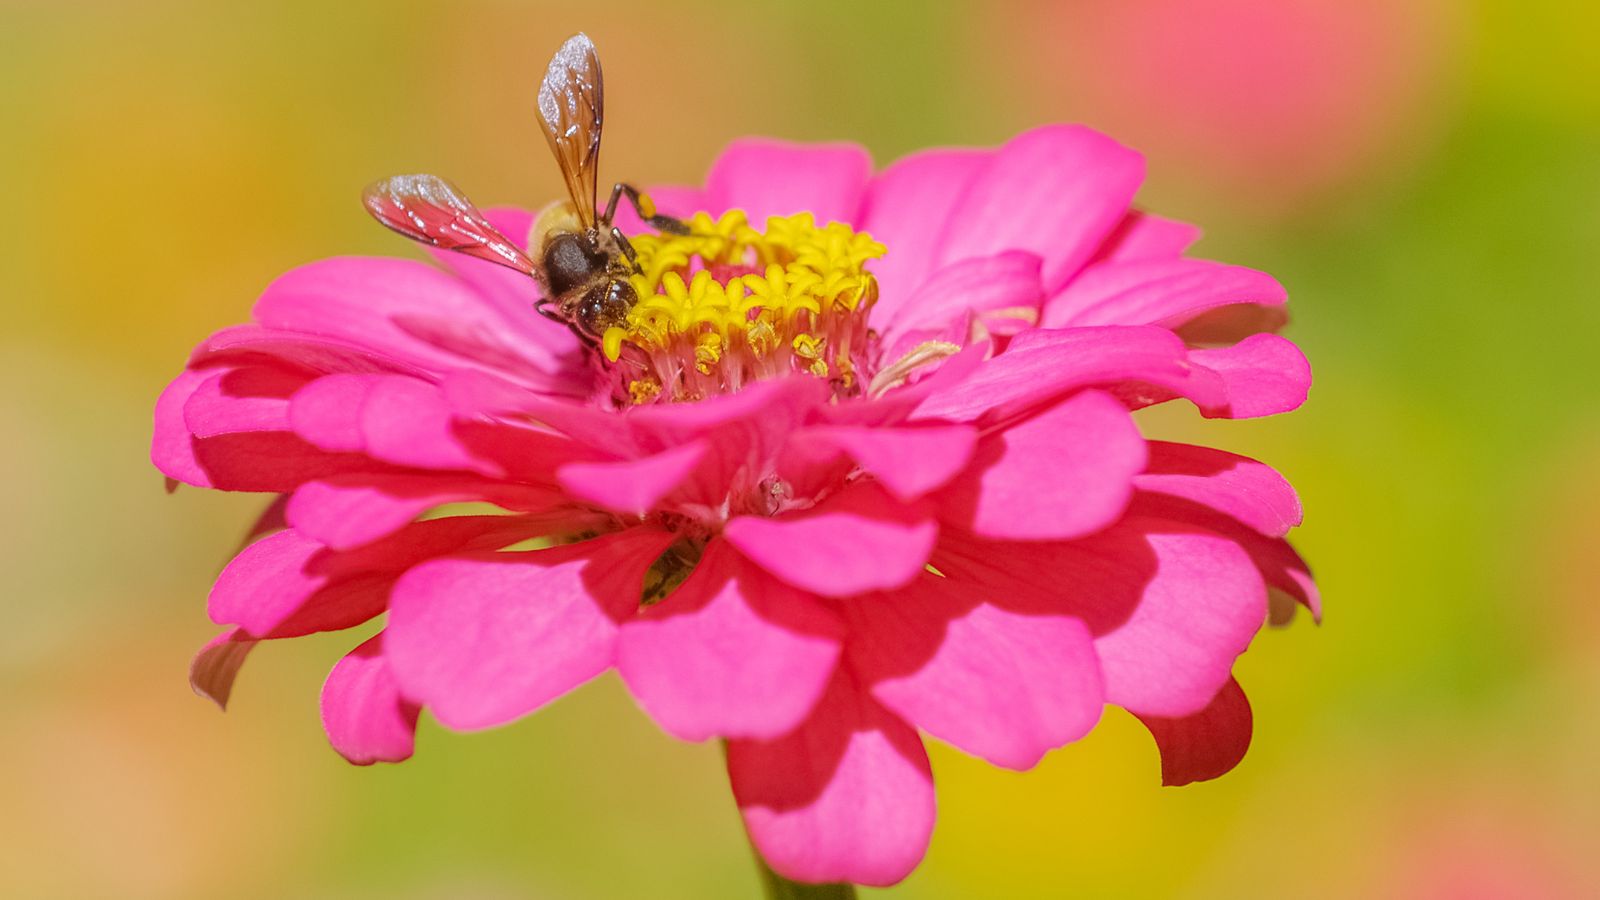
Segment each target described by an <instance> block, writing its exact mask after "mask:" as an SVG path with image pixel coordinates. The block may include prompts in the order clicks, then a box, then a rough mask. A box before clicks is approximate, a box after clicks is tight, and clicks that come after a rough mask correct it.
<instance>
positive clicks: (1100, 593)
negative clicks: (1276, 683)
mask: <svg viewBox="0 0 1600 900" xmlns="http://www.w3.org/2000/svg"><path fill="white" fill-rule="evenodd" d="M933 564H934V566H935V567H936V568H937V569H938V570H939V571H941V572H945V573H947V574H950V575H951V576H952V577H955V578H959V579H961V580H966V581H976V582H979V583H982V584H985V585H991V586H993V587H994V588H995V589H996V592H995V594H994V599H993V600H991V602H993V603H995V604H996V605H999V606H1004V607H1005V608H1008V609H1014V610H1017V611H1019V612H1025V613H1031V614H1037V613H1039V612H1041V611H1045V610H1052V609H1053V610H1057V611H1059V612H1063V613H1066V614H1068V615H1073V616H1076V617H1078V618H1080V619H1082V620H1083V621H1084V623H1085V624H1087V625H1088V626H1089V630H1090V631H1091V632H1092V633H1093V634H1094V635H1095V652H1096V653H1097V654H1098V655H1099V657H1100V670H1101V673H1102V674H1103V675H1104V677H1105V685H1106V701H1107V702H1109V703H1115V704H1117V705H1119V706H1122V707H1124V708H1126V709H1128V710H1129V711H1131V712H1135V713H1139V714H1141V715H1156V716H1167V717H1174V716H1186V715H1189V714H1190V713H1193V712H1196V711H1197V710H1200V709H1201V708H1203V707H1204V706H1205V705H1206V704H1207V703H1209V702H1211V698H1212V697H1214V696H1215V695H1216V693H1217V691H1218V689H1220V688H1221V687H1222V685H1223V684H1224V683H1225V682H1226V681H1227V680H1228V678H1229V673H1230V670H1231V669H1232V667H1233V661H1234V660H1235V659H1236V658H1237V657H1238V656H1239V654H1240V653H1243V652H1244V650H1245V648H1246V647H1247V646H1249V644H1250V640H1251V638H1253V637H1254V636H1255V634H1256V632H1257V631H1259V630H1260V628H1261V626H1262V624H1263V623H1264V622H1265V621H1266V615H1267V603H1266V590H1265V587H1264V585H1263V584H1262V581H1261V575H1260V573H1259V572H1257V571H1256V567H1255V565H1254V564H1253V563H1252V562H1251V560H1250V557H1249V556H1248V555H1247V554H1246V553H1245V551H1244V550H1243V549H1241V548H1240V547H1239V545H1238V544H1237V543H1235V542H1234V541H1232V540H1229V539H1228V538H1226V537H1224V536H1221V535H1218V534H1215V533H1212V532H1210V531H1205V530H1201V529H1199V528H1195V527H1193V526H1190V525H1187V524H1183V523H1179V522H1174V521H1166V520H1160V519H1150V518H1142V517H1135V516H1132V515H1129V516H1125V517H1124V518H1123V519H1122V520H1121V521H1119V522H1118V523H1117V524H1116V525H1114V526H1112V527H1111V528H1108V529H1106V530H1105V531H1101V532H1099V533H1097V534H1094V535H1092V536H1090V537H1086V538H1082V539H1079V540H1076V541H1066V542H1054V543H1041V542H1026V543H1014V544H1011V543H987V542H978V541H961V542H956V541H954V540H953V539H952V540H950V541H948V542H947V543H946V544H943V545H941V552H940V554H939V555H937V556H936V557H935V558H934V562H933Z"/></svg>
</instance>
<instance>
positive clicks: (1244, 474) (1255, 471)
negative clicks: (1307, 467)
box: [1133, 441, 1301, 537]
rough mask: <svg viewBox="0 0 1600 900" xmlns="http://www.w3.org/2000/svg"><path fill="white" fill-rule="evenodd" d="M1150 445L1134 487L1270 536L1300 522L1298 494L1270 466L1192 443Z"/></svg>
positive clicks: (1284, 531)
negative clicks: (1188, 503)
mask: <svg viewBox="0 0 1600 900" xmlns="http://www.w3.org/2000/svg"><path fill="white" fill-rule="evenodd" d="M1149 447H1150V462H1149V464H1148V465H1147V466H1146V467H1145V471H1144V473H1143V474H1141V475H1139V476H1137V477H1135V478H1134V479H1133V483H1134V486H1135V487H1136V488H1138V489H1140V490H1143V491H1151V492H1153V493H1158V494H1167V495H1169V496H1173V497H1182V498H1184V499H1186V500H1192V501H1194V502H1196V503H1200V504H1204V505H1205V506H1209V507H1211V508H1212V509H1215V510H1217V511H1218V512H1220V513H1223V514H1225V515H1228V516H1232V517H1233V518H1235V519H1237V520H1239V521H1240V522H1242V523H1244V524H1245V525H1248V526H1250V527H1251V528H1253V529H1255V530H1256V531H1259V532H1261V533H1262V534H1264V535H1267V536H1269V537H1282V536H1284V535H1285V534H1287V533H1288V532H1289V529H1290V528H1293V527H1294V526H1296V525H1299V524H1300V518H1301V512H1300V499H1299V498H1298V497H1296V496H1295V493H1294V488H1292V487H1290V486H1289V482H1287V481H1285V480H1284V478H1283V476H1282V475H1279V474H1278V473H1277V472H1274V471H1273V470H1272V468H1271V467H1270V466H1267V465H1264V464H1262V463H1258V462H1256V461H1255V460H1253V459H1250V458H1248V457H1244V456H1239V455H1237V454H1234V453H1228V452H1225V451H1222V450H1215V449H1212V448H1210V447H1196V446H1193V445H1191V444H1171V443H1167V442H1165V441H1151V442H1150V445H1149Z"/></svg>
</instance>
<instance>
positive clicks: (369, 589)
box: [209, 516, 545, 638]
mask: <svg viewBox="0 0 1600 900" xmlns="http://www.w3.org/2000/svg"><path fill="white" fill-rule="evenodd" d="M535 525H537V520H535V521H534V522H533V523H530V522H529V520H526V519H524V518H523V517H521V516H453V517H450V518H445V519H437V520H433V521H427V522H417V523H414V524H411V525H407V526H405V527H404V528H402V529H400V530H399V531H397V532H395V533H394V534H392V535H389V536H387V537H385V538H383V539H381V540H378V541H375V542H373V543H371V544H367V545H365V546H362V547H360V548H358V549H354V550H347V551H342V552H341V551H334V550H331V549H329V548H327V547H325V546H324V545H322V544H321V543H319V542H317V541H314V540H311V539H310V538H308V537H306V536H305V535H304V534H301V533H300V532H298V531H295V530H289V531H280V532H278V533H276V534H273V535H269V536H267V537H264V538H262V539H260V540H258V541H256V542H255V543H253V544H251V545H249V546H248V547H246V548H244V549H243V550H241V551H239V554H238V555H237V556H235V557H234V558H233V560H232V561H231V562H229V563H228V565H227V567H226V568H224V569H223V570H222V573H221V574H220V575H218V576H217V581H216V583H215V584H214V585H212V588H211V597H210V601H209V612H210V614H211V617H212V620H213V621H215V622H218V623H227V624H236V625H239V626H240V627H241V628H243V629H244V630H245V631H246V632H248V633H249V635H250V636H252V637H259V638H268V637H271V638H279V637H292V636H295V635H302V634H310V633H312V632H317V631H333V630H337V629H341V628H350V627H353V626H355V625H359V624H361V623H362V622H365V621H367V620H368V619H370V618H372V617H373V616H375V615H377V614H379V613H381V612H382V611H383V608H384V605H385V603H386V601H387V598H388V592H389V586H390V584H391V583H392V582H393V580H394V579H395V577H396V576H397V575H398V574H399V573H400V572H401V571H403V570H405V569H407V568H409V567H410V566H413V565H415V564H417V563H418V562H421V561H422V560H425V559H429V558H432V557H435V556H439V555H442V554H445V553H453V552H456V551H459V550H462V549H464V548H470V549H477V548H480V547H490V548H493V547H503V546H506V545H508V544H512V543H515V542H517V541H520V540H524V539H526V538H529V537H534V536H536V535H538V534H542V533H545V532H543V531H542V530H539V529H537V528H536V527H534V526H535Z"/></svg>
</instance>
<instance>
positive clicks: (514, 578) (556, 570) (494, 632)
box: [384, 528, 672, 729]
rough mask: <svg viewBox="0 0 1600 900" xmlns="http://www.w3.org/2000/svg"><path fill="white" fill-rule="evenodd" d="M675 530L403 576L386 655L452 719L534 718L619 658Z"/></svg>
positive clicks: (632, 532)
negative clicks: (623, 632)
mask: <svg viewBox="0 0 1600 900" xmlns="http://www.w3.org/2000/svg"><path fill="white" fill-rule="evenodd" d="M671 540H672V536H671V535H670V534H668V533H667V532H663V531H659V530H656V529H653V528H633V529H629V530H627V531H623V532H618V533H615V534H611V535H607V536H603V537H598V538H594V539H592V540H588V541H582V542H580V543H577V544H567V545H563V546H559V547H552V548H550V549H547V550H526V551H513V552H492V553H473V554H463V555H459V556H451V557H444V558H441V559H435V560H432V561H429V562H426V563H423V564H422V565H419V566H417V567H416V568H414V569H412V570H411V571H409V572H407V573H405V575H403V576H401V578H400V580H399V581H398V582H396V583H395V586H394V590H393V594H392V596H391V599H390V608H389V627H388V631H387V632H386V634H387V637H386V638H385V645H384V653H385V655H386V656H387V657H388V659H389V663H390V666H391V667H392V668H393V671H394V674H395V678H396V680H397V681H398V682H399V684H400V685H401V688H402V690H403V692H404V693H405V695H406V696H408V697H411V698H413V699H415V700H417V701H418V702H420V703H422V704H424V705H425V706H427V707H428V709H430V710H431V711H432V712H433V714H434V716H436V717H437V718H438V719H439V721H440V722H442V723H444V724H445V725H447V726H449V727H451V728H456V729H477V728H488V727H491V726H494V725H500V724H504V723H506V722H509V721H511V720H512V719H516V718H518V717H520V716H523V715H526V714H528V713H530V712H533V711H534V710H536V709H538V708H539V707H541V706H543V705H545V704H546V703H549V702H550V701H552V700H554V699H556V698H557V697H560V696H561V695H562V694H565V693H567V692H568V691H570V690H572V689H573V688H575V687H577V686H578V685H580V684H583V683H584V682H586V681H588V680H589V679H591V678H593V677H594V676H596V675H598V674H600V673H601V672H603V671H605V670H606V668H607V667H608V666H610V665H611V663H612V661H613V659H614V655H615V650H616V646H615V645H616V637H617V627H618V623H619V622H620V621H622V620H623V619H625V618H627V617H628V616H631V615H632V614H633V611H634V610H635V609H636V608H637V607H638V605H639V598H640V595H641V593H642V591H643V582H644V573H645V570H646V569H647V568H649V567H650V564H651V563H652V562H654V561H655V559H656V557H657V556H659V555H660V554H661V552H662V551H663V550H664V549H666V546H667V544H668V543H670V542H671Z"/></svg>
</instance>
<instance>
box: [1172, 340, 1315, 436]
mask: <svg viewBox="0 0 1600 900" xmlns="http://www.w3.org/2000/svg"><path fill="white" fill-rule="evenodd" d="M1189 358H1190V360H1191V361H1193V362H1194V364H1195V365H1196V366H1197V367H1199V368H1200V369H1202V370H1205V371H1209V372H1212V373H1214V374H1215V375H1216V376H1217V377H1218V378H1220V379H1221V381H1222V383H1223V385H1224V386H1225V388H1226V390H1227V408H1226V411H1225V413H1222V414H1224V415H1226V416H1227V417H1228V418H1232V419H1248V418H1254V417H1256V416H1271V415H1276V414H1278V413H1285V412H1289V411H1290V410H1293V409H1298V408H1299V407H1300V404H1302V403H1304V402H1306V395H1307V394H1308V393H1309V392H1310V390H1311V364H1310V363H1309V362H1307V361H1306V357H1305V354H1303V353H1301V352H1300V348H1299V347H1296V346H1295V345H1294V344H1293V343H1292V342H1290V341H1289V340H1287V339H1285V338H1281V337H1279V336H1277V335H1275V334H1252V335H1250V336H1249V337H1247V338H1245V339H1244V340H1242V341H1240V342H1239V343H1237V344H1234V345H1233V346H1232V347H1219V348H1216V349H1214V350H1196V351H1194V352H1193V353H1191V354H1190V355H1189ZM1208 415H1209V413H1208Z"/></svg>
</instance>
